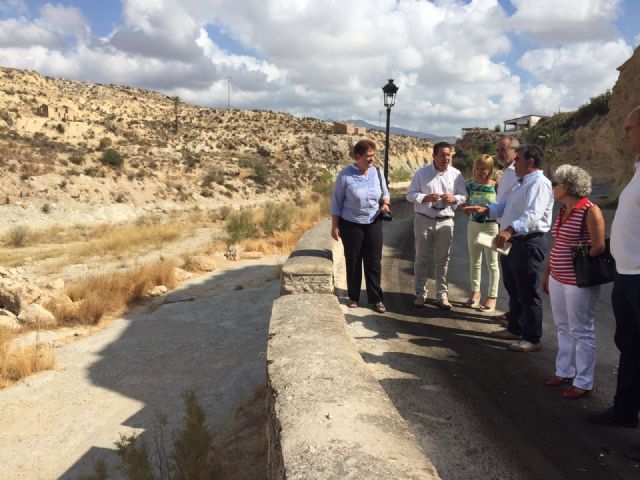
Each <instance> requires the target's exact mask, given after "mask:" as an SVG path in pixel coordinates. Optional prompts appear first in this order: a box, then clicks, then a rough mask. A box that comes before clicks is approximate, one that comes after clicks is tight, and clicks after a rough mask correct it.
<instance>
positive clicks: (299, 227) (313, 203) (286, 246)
mask: <svg viewBox="0 0 640 480" xmlns="http://www.w3.org/2000/svg"><path fill="white" fill-rule="evenodd" d="M327 212H328V206H327V200H326V199H324V198H323V197H319V196H317V194H311V196H310V197H309V199H307V201H305V202H304V203H303V205H302V206H300V207H296V208H295V209H294V210H293V213H292V215H293V223H292V225H291V227H290V229H289V230H286V231H282V232H274V233H273V234H271V235H268V236H263V237H258V238H249V239H246V240H243V241H242V242H240V244H241V245H242V246H243V247H244V248H245V250H247V251H252V252H262V253H263V254H265V255H272V254H282V253H289V252H290V251H291V250H293V247H295V245H296V243H297V241H298V240H299V239H300V237H301V236H302V235H303V234H304V233H305V232H307V231H308V230H310V229H311V228H312V227H313V226H314V225H315V224H316V223H318V222H319V221H320V220H322V219H324V218H326V216H327ZM261 215H262V212H258V214H257V217H258V219H260V218H261Z"/></svg>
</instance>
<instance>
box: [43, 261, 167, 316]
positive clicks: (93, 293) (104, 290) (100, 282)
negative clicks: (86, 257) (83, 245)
mask: <svg viewBox="0 0 640 480" xmlns="http://www.w3.org/2000/svg"><path fill="white" fill-rule="evenodd" d="M177 284H178V281H177V279H176V276H175V264H174V263H173V262H170V261H160V262H157V263H153V264H149V265H143V266H140V267H136V268H134V269H132V270H129V271H126V272H117V273H108V274H104V275H97V276H94V277H90V278H87V279H85V280H81V281H79V282H75V283H72V284H70V285H69V286H68V287H67V295H68V296H69V297H70V298H71V299H72V300H73V301H74V303H73V304H64V303H63V304H50V305H47V309H48V310H50V311H51V312H52V313H53V314H54V315H55V316H56V319H57V320H58V324H60V325H77V324H85V325H87V324H96V323H98V322H99V321H100V319H101V318H102V317H103V316H105V315H108V314H113V313H117V312H120V311H122V310H123V309H124V308H125V307H126V306H127V305H129V304H131V303H133V302H135V301H137V300H140V299H141V298H143V297H144V296H145V295H146V294H147V292H148V291H149V290H150V289H151V288H153V287H155V286H157V285H164V286H166V287H167V288H168V289H173V288H175V287H176V286H177Z"/></svg>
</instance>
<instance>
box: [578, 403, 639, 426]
mask: <svg viewBox="0 0 640 480" xmlns="http://www.w3.org/2000/svg"><path fill="white" fill-rule="evenodd" d="M584 419H585V420H586V421H587V422H589V423H595V424H597V425H613V426H616V427H627V428H636V427H637V426H638V416H637V415H635V416H633V415H625V416H621V415H616V412H615V410H614V409H613V407H611V408H608V409H607V410H605V411H604V412H601V413H593V414H591V415H587V416H586V417H584Z"/></svg>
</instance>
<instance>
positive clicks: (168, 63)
mask: <svg viewBox="0 0 640 480" xmlns="http://www.w3.org/2000/svg"><path fill="white" fill-rule="evenodd" d="M639 19H640V2H639V1H637V0H472V1H463V0H434V1H427V0H59V1H50V2H44V1H36V0H0V66H4V67H14V68H25V69H30V70H35V71H37V72H39V73H41V74H44V75H50V76H56V77H64V78H69V79H74V80H82V81H87V82H95V83H111V84H119V85H130V86H134V87H140V88H145V89H152V90H159V91H161V92H163V93H165V94H167V95H170V96H175V95H177V96H179V97H180V98H181V99H182V100H183V101H185V102H187V103H193V104H197V105H202V106H210V107H217V108H226V107H227V106H230V107H231V108H248V109H265V110H275V111H284V112H289V113H292V114H294V115H297V116H309V117H315V118H320V119H334V120H346V119H363V120H366V121H369V122H371V123H374V124H379V123H380V122H381V121H382V124H383V125H384V121H385V120H384V119H385V113H384V105H383V97H382V86H383V85H384V84H386V83H387V79H389V78H393V79H394V81H395V83H396V84H397V85H398V86H399V90H398V94H397V97H396V104H395V106H394V107H393V108H392V110H391V124H392V125H393V126H397V127H402V128H407V129H412V130H418V131H422V132H429V133H434V134H439V135H455V136H459V135H460V129H461V128H462V127H488V128H493V127H494V126H495V125H496V124H501V123H502V121H503V120H506V119H509V118H513V117H517V116H521V115H528V114H541V115H549V114H552V113H554V112H558V111H566V110H572V109H575V108H577V107H579V106H580V105H582V104H584V103H586V102H588V100H589V98H590V97H593V96H596V95H599V94H601V93H603V92H604V91H605V90H607V89H610V88H612V87H613V86H614V84H615V81H616V79H617V77H618V71H617V67H619V66H620V65H621V64H622V63H624V62H625V61H626V60H627V59H628V58H629V57H630V56H631V55H632V53H633V50H634V48H635V47H637V46H638V44H639V43H640V22H639V21H638V20H639Z"/></svg>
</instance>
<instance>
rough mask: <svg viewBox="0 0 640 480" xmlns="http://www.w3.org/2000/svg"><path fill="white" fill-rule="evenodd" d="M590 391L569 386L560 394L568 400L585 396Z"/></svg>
mask: <svg viewBox="0 0 640 480" xmlns="http://www.w3.org/2000/svg"><path fill="white" fill-rule="evenodd" d="M590 393H591V390H583V389H581V388H578V389H577V388H576V387H573V388H570V389H569V390H565V391H564V392H562V393H561V394H560V396H561V397H562V398H568V399H569V400H577V399H578V398H582V397H586V396H587V395H589V394H590Z"/></svg>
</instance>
